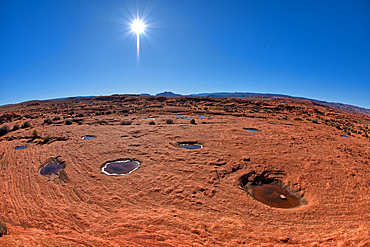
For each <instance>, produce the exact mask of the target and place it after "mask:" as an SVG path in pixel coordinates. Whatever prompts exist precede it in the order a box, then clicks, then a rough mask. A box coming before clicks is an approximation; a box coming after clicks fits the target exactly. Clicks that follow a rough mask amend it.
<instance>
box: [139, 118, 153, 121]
mask: <svg viewBox="0 0 370 247" xmlns="http://www.w3.org/2000/svg"><path fill="white" fill-rule="evenodd" d="M141 120H145V121H153V120H155V118H152V117H149V118H143V119H141Z"/></svg>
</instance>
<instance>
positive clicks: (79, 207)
mask: <svg viewBox="0 0 370 247" xmlns="http://www.w3.org/2000/svg"><path fill="white" fill-rule="evenodd" d="M91 102H93V101H91ZM91 102H89V104H90V106H91V105H92V103H91ZM101 102H102V101H99V107H100V108H99V109H103V108H104V107H106V106H107V107H108V106H109V105H114V106H115V107H116V108H113V109H116V110H117V112H118V110H119V109H120V105H119V102H118V103H114V102H110V103H109V104H108V105H105V104H104V103H101ZM140 102H142V103H143V102H146V103H147V102H154V103H153V104H157V103H155V102H156V101H155V100H153V99H148V98H144V99H143V100H140V99H136V102H134V103H132V104H134V105H135V106H142V103H140ZM176 102H180V101H179V99H178V100H167V102H165V103H163V107H162V108H157V107H153V108H150V107H148V108H142V109H140V110H138V109H137V110H134V108H130V109H131V110H130V112H129V113H128V114H127V116H124V115H120V114H116V113H115V114H113V113H112V114H109V115H103V116H94V115H93V114H92V113H93V112H94V111H93V110H92V109H91V108H88V107H87V106H86V107H83V108H78V110H76V109H75V110H74V111H75V113H74V115H76V114H77V113H78V112H83V113H84V117H81V118H80V119H81V120H80V122H81V123H82V125H77V123H75V122H74V123H73V124H72V125H65V124H63V119H62V120H60V121H54V123H53V124H50V125H47V124H43V121H44V119H46V118H50V119H51V118H53V117H54V116H56V115H59V116H67V114H66V113H63V110H61V109H63V108H62V107H61V106H58V105H57V106H54V107H55V108H54V109H57V110H56V111H59V112H58V113H53V112H52V111H51V110H50V109H52V108H48V107H52V106H50V105H47V104H46V103H45V109H49V110H44V111H43V110H42V109H40V108H37V109H36V108H35V109H33V108H32V109H29V108H27V107H26V106H21V107H22V108H20V109H17V108H16V106H14V108H12V110H13V111H14V112H15V113H16V114H18V115H22V114H21V113H20V110H24V112H23V114H25V113H28V112H31V115H32V114H33V115H37V114H39V113H40V112H43V116H39V117H38V118H35V119H27V120H25V119H19V120H13V122H8V123H7V124H8V125H10V126H11V127H12V125H13V124H15V123H18V124H21V123H22V122H24V121H29V122H30V123H31V124H32V125H33V128H28V129H20V130H17V131H13V132H10V133H8V134H7V135H5V136H3V137H2V140H1V141H0V169H1V170H0V192H1V194H0V196H1V199H0V221H2V222H4V223H5V224H6V226H7V228H8V234H7V235H4V236H2V237H0V246H284V245H290V246H370V211H369V209H370V203H369V199H370V195H369V192H370V189H369V187H370V178H369V175H370V168H369V166H370V149H369V147H370V145H369V144H370V142H369V139H368V138H367V137H364V132H362V133H361V134H358V133H356V134H353V132H352V135H351V136H350V137H349V138H344V137H341V135H343V134H346V135H348V134H347V133H346V132H347V130H346V132H344V130H339V129H337V128H335V127H332V126H329V125H327V124H325V121H324V119H325V118H330V121H333V122H337V123H343V124H341V126H342V128H344V126H345V125H344V124H347V122H346V121H345V120H347V121H348V123H352V124H354V127H352V128H354V129H356V128H358V126H362V127H366V126H369V124H370V121H369V118H368V117H366V116H360V115H351V114H348V113H342V112H340V111H337V110H336V111H334V110H328V109H325V108H322V107H315V106H312V105H310V104H309V103H307V102H289V103H286V102H288V101H285V103H284V104H286V105H294V106H295V107H294V108H290V107H282V106H280V108H284V109H283V110H279V111H278V110H276V111H273V110H271V109H274V108H276V107H278V104H281V102H284V101H283V100H276V101H275V102H267V103H269V105H266V106H264V107H263V106H262V105H259V106H258V107H259V111H258V112H256V111H253V110H252V109H254V108H255V107H256V105H255V104H253V103H252V104H251V102H247V101H246V102H244V101H242V100H237V101H232V100H231V101H227V102H224V101H220V102H216V103H215V104H216V106H217V104H218V106H220V108H222V107H223V104H229V106H228V107H231V108H232V109H233V111H234V112H230V111H229V110H227V112H225V111H221V110H217V109H216V107H215V106H209V105H208V106H207V108H209V110H204V104H207V101H206V100H201V101H200V102H196V103H194V105H195V106H194V107H193V106H192V105H191V106H190V107H187V106H183V105H176V104H175V103H176ZM261 102H265V101H264V100H261ZM66 104H70V106H77V105H79V104H80V105H79V106H81V105H84V104H85V105H87V104H86V103H83V104H82V103H78V102H77V103H76V102H75V103H74V104H73V105H72V104H71V103H70V102H69V103H68V101H67V102H66ZM158 104H160V103H158ZM230 104H231V105H230ZM36 106H37V107H43V103H42V102H41V105H36ZM131 106H133V105H131ZM28 107H34V105H32V106H28ZM91 107H92V106H91ZM212 107H213V108H212ZM194 108H197V109H194ZM199 108H201V110H199ZM109 109H110V108H109ZM235 109H237V112H235ZM315 109H316V110H315ZM5 110H6V111H9V108H6V109H3V111H5ZM67 110H68V111H70V109H68V108H67ZM104 110H106V109H104ZM304 111H307V112H311V113H312V116H313V117H311V118H314V116H315V114H317V111H319V112H320V114H321V115H320V116H322V117H321V118H322V119H321V118H319V119H318V124H316V123H313V122H311V121H309V120H307V115H305V114H304ZM49 112H51V113H49ZM89 112H90V113H91V116H86V114H87V113H89ZM95 112H96V110H95ZM149 113H150V114H151V115H150V117H153V118H155V120H154V122H155V123H156V125H149V121H145V120H141V119H143V118H146V117H148V116H149V115H148V114H149ZM205 114H206V116H212V117H214V118H213V119H212V120H207V121H205V122H206V124H201V122H202V120H201V119H200V116H201V115H205ZM179 115H181V116H182V117H179ZM285 116H286V117H285ZM304 116H306V117H304ZM184 117H188V118H190V119H195V121H196V123H197V124H196V125H192V124H189V121H190V120H186V119H183V118H184ZM298 117H299V118H301V119H302V121H301V120H298V119H297V118H298ZM284 118H286V119H284ZM294 118H296V120H294ZM70 119H71V118H70ZM76 119H78V118H74V119H73V120H76ZM167 119H172V120H173V121H174V124H166V120H167ZM128 120H130V121H132V125H120V124H119V123H120V122H121V121H128ZM55 122H59V124H58V123H55ZM76 122H77V121H76ZM100 123H106V124H103V125H101V124H100ZM271 123H275V125H274V124H271ZM139 124H140V125H139ZM182 125H187V126H188V127H187V128H183V127H181V126H182ZM243 128H256V129H258V130H260V132H252V131H247V130H244V129H243ZM34 129H36V130H37V131H38V132H39V135H40V136H41V137H46V136H48V135H49V136H50V140H51V141H50V142H46V144H42V143H41V141H39V144H37V139H30V137H31V134H32V131H33V130H34ZM85 135H94V136H96V138H95V139H90V140H83V139H81V137H82V136H85ZM10 136H13V137H12V138H11V137H10ZM57 137H59V138H60V140H59V141H58V140H57ZM61 138H64V139H65V140H62V139H61ZM180 142H197V143H200V144H202V145H203V148H202V149H198V150H185V149H182V148H180V147H179V145H178V143H180ZM24 144H26V146H27V148H26V149H22V150H14V148H15V147H17V146H23V145H24ZM56 157H58V159H60V160H61V161H64V164H65V169H64V173H63V175H62V176H52V177H42V176H40V175H39V174H38V170H39V168H40V167H41V166H42V165H43V164H45V162H46V161H47V160H48V159H50V158H56ZM120 158H123V159H136V160H139V161H140V162H141V166H140V168H139V169H137V170H136V171H134V172H133V173H130V174H128V175H123V176H108V175H106V174H103V173H102V172H101V166H102V165H103V164H104V163H105V162H107V161H112V160H116V159H120ZM261 174H264V176H265V177H266V178H270V179H274V180H276V181H278V182H280V183H282V184H284V185H286V186H287V188H289V189H290V190H291V191H292V192H293V193H295V194H296V195H299V196H301V197H302V200H303V201H305V205H302V206H300V207H297V208H293V209H280V208H272V207H269V206H267V205H265V204H262V203H260V202H258V201H256V200H255V199H253V198H252V197H250V196H249V195H248V194H247V193H246V192H245V190H243V187H242V182H241V179H242V178H243V177H246V176H249V177H250V178H252V179H253V177H255V176H258V175H261Z"/></svg>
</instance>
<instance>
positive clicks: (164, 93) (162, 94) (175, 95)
mask: <svg viewBox="0 0 370 247" xmlns="http://www.w3.org/2000/svg"><path fill="white" fill-rule="evenodd" d="M155 96H157V97H181V96H183V95H181V94H175V93H172V92H163V93H157V94H156V95H155Z"/></svg>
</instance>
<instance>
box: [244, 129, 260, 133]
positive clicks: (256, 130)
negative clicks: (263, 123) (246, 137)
mask: <svg viewBox="0 0 370 247" xmlns="http://www.w3.org/2000/svg"><path fill="white" fill-rule="evenodd" d="M243 129H244V130H248V131H255V132H260V130H258V129H255V128H243Z"/></svg>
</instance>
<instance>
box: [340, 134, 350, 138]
mask: <svg viewBox="0 0 370 247" xmlns="http://www.w3.org/2000/svg"><path fill="white" fill-rule="evenodd" d="M341 137H344V138H349V136H345V135H341Z"/></svg>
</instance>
